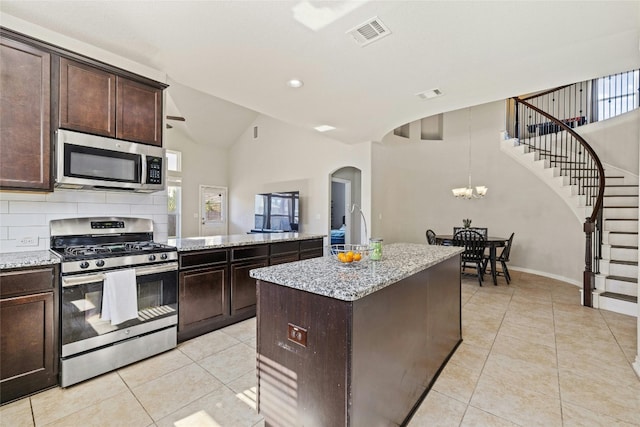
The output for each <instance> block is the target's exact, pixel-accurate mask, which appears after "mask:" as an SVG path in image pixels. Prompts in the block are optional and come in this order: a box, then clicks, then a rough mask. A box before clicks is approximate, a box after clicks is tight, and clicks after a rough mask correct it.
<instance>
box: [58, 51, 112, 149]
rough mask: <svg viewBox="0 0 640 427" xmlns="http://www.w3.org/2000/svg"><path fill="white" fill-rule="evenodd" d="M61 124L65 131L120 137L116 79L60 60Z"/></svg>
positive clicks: (66, 60) (78, 64)
mask: <svg viewBox="0 0 640 427" xmlns="http://www.w3.org/2000/svg"><path fill="white" fill-rule="evenodd" d="M59 109H60V112H59V115H60V123H59V126H60V127H61V128H64V129H72V130H77V131H79V132H87V133H92V134H96V135H103V136H110V137H113V138H115V137H116V76H115V75H113V74H111V73H108V72H106V71H102V70H100V69H97V68H94V67H91V66H88V65H85V64H80V63H78V62H75V61H71V60H69V59H66V58H60V104H59Z"/></svg>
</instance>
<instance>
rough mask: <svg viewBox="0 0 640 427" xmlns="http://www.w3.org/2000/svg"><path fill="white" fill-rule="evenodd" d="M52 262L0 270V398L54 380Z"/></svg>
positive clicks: (54, 279)
mask: <svg viewBox="0 0 640 427" xmlns="http://www.w3.org/2000/svg"><path fill="white" fill-rule="evenodd" d="M57 271H58V270H57V267H47V268H43V269H28V270H14V271H7V272H3V273H1V274H0V282H1V283H2V286H1V287H0V345H1V351H0V402H1V403H5V402H9V401H11V400H15V399H18V398H20V397H23V396H26V395H29V394H31V393H35V392H37V391H40V390H43V389H45V388H48V387H52V386H55V385H56V384H58V309H57V307H58V291H57V283H58V281H57V277H58V274H57Z"/></svg>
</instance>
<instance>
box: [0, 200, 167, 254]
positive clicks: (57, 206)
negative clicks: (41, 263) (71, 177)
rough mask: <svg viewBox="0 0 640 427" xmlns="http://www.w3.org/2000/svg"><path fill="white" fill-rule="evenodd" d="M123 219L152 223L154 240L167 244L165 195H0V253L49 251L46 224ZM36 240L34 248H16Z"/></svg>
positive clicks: (48, 235)
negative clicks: (63, 220) (25, 240)
mask: <svg viewBox="0 0 640 427" xmlns="http://www.w3.org/2000/svg"><path fill="white" fill-rule="evenodd" d="M102 216H121V217H122V216H124V217H137V218H148V219H152V220H153V230H154V240H156V241H157V242H166V241H167V192H166V191H162V192H157V193H152V194H137V193H133V194H132V193H123V192H116V191H87V190H58V189H56V190H55V191H54V192H53V193H24V192H23V193H19V192H0V252H2V253H5V252H22V251H33V250H44V249H48V248H49V237H50V234H49V221H51V220H52V219H61V218H78V217H102ZM24 237H37V238H38V246H20V243H19V241H20V239H22V238H24Z"/></svg>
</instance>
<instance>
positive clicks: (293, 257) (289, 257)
mask: <svg viewBox="0 0 640 427" xmlns="http://www.w3.org/2000/svg"><path fill="white" fill-rule="evenodd" d="M299 259H300V255H299V254H298V252H296V253H294V254H286V255H277V256H272V257H271V258H270V259H269V265H276V264H284V263H286V262H294V261H298V260H299Z"/></svg>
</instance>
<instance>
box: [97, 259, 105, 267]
mask: <svg viewBox="0 0 640 427" xmlns="http://www.w3.org/2000/svg"><path fill="white" fill-rule="evenodd" d="M96 266H97V267H104V260H103V259H99V260H97V261H96Z"/></svg>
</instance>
